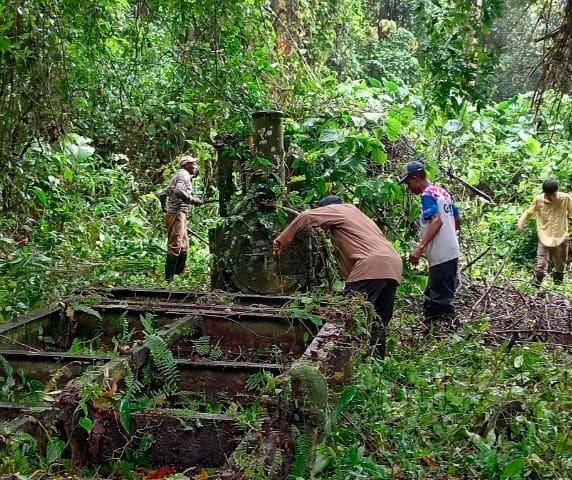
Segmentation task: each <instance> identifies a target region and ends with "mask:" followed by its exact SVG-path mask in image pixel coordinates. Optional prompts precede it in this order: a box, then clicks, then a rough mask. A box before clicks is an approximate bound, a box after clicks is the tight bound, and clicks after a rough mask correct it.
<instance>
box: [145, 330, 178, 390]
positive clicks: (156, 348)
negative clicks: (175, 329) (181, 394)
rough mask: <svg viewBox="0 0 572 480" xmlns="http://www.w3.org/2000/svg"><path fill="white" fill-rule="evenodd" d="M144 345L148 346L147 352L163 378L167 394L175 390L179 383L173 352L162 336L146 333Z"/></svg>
mask: <svg viewBox="0 0 572 480" xmlns="http://www.w3.org/2000/svg"><path fill="white" fill-rule="evenodd" d="M145 345H147V347H149V353H150V355H151V359H152V360H153V365H154V366H155V368H156V369H157V370H158V372H159V375H160V376H161V377H162V380H163V384H164V387H163V390H164V392H165V393H166V394H167V395H170V394H173V393H175V392H176V391H177V389H178V385H179V371H178V370H177V364H176V363H175V358H174V357H173V352H171V350H169V346H168V345H167V343H166V342H165V340H164V339H163V338H161V337H160V336H159V335H156V334H148V335H147V337H146V338H145Z"/></svg>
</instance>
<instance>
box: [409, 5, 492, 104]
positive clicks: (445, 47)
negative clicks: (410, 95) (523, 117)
mask: <svg viewBox="0 0 572 480" xmlns="http://www.w3.org/2000/svg"><path fill="white" fill-rule="evenodd" d="M502 5H503V1H502V0H492V1H487V2H482V4H481V5H478V4H477V3H476V2H473V1H471V0H446V1H444V2H425V1H419V2H418V3H417V9H416V10H417V11H416V13H417V16H418V18H419V20H420V23H421V25H422V35H421V42H420V43H421V51H422V55H421V58H422V63H423V66H424V71H425V73H426V74H427V75H428V77H427V87H428V88H427V89H426V92H427V101H428V104H434V105H437V106H439V107H440V108H441V110H442V111H443V112H445V113H449V114H452V113H455V112H459V111H461V110H462V109H463V107H464V106H465V103H467V102H469V103H473V104H475V105H477V107H478V108H481V107H483V106H484V105H485V104H486V103H487V101H488V100H489V99H490V92H489V90H490V86H491V81H492V77H491V76H492V73H493V72H494V67H495V65H496V57H497V52H496V51H495V50H494V49H493V48H492V46H491V45H489V44H488V43H487V42H486V41H485V38H486V36H487V35H488V34H489V33H490V31H491V28H492V25H493V20H494V19H495V18H497V17H499V16H500V15H501V9H502ZM429 102H430V103H429Z"/></svg>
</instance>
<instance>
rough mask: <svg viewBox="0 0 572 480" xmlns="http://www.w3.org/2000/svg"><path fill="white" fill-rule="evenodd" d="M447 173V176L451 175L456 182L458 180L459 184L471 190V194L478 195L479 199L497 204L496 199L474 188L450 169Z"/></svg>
mask: <svg viewBox="0 0 572 480" xmlns="http://www.w3.org/2000/svg"><path fill="white" fill-rule="evenodd" d="M445 172H446V173H447V175H449V176H450V177H451V178H453V179H454V180H457V181H458V182H459V183H461V184H462V185H464V186H465V187H467V188H468V189H469V190H471V192H473V193H474V194H476V195H478V196H479V197H481V198H483V199H484V200H486V201H487V202H488V203H495V201H494V199H493V198H492V197H491V196H490V195H488V194H486V193H485V192H483V191H482V190H479V189H478V188H477V187H473V186H472V185H471V184H470V183H469V182H467V181H465V180H463V179H462V178H461V177H459V176H458V175H455V174H454V173H453V171H452V170H451V169H450V168H447V169H446V170H445Z"/></svg>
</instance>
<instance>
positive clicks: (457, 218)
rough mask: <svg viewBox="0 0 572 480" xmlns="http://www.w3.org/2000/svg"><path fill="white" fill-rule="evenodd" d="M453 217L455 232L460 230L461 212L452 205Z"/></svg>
mask: <svg viewBox="0 0 572 480" xmlns="http://www.w3.org/2000/svg"><path fill="white" fill-rule="evenodd" d="M453 216H454V218H455V230H457V231H459V230H461V212H459V209H458V208H457V205H455V204H453Z"/></svg>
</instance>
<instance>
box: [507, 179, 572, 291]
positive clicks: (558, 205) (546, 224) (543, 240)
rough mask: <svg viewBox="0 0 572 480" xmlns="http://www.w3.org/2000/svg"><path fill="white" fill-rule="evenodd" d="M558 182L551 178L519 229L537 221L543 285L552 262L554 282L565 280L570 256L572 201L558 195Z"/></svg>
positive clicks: (538, 277) (538, 272) (538, 276)
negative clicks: (569, 228) (532, 219)
mask: <svg viewBox="0 0 572 480" xmlns="http://www.w3.org/2000/svg"><path fill="white" fill-rule="evenodd" d="M558 188H559V185H558V181H557V180H555V179H553V178H550V179H548V180H546V181H545V182H544V183H543V184H542V193H541V194H540V195H537V196H536V197H535V198H534V200H533V202H532V205H531V206H530V208H528V210H526V211H525V212H524V213H523V214H522V216H521V217H520V219H519V220H518V224H517V226H516V228H517V230H518V231H519V232H522V231H523V230H524V226H525V225H526V222H527V221H528V219H529V218H531V217H535V218H536V227H537V230H538V250H537V264H536V271H535V280H536V283H537V285H540V284H541V283H542V280H543V279H544V277H545V276H546V271H547V270H548V262H549V260H552V262H553V263H554V273H553V279H554V283H556V284H559V283H562V281H563V280H564V271H565V269H566V261H567V256H568V239H567V237H568V224H569V222H570V219H572V197H571V196H570V195H569V194H567V193H564V192H559V191H558Z"/></svg>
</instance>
